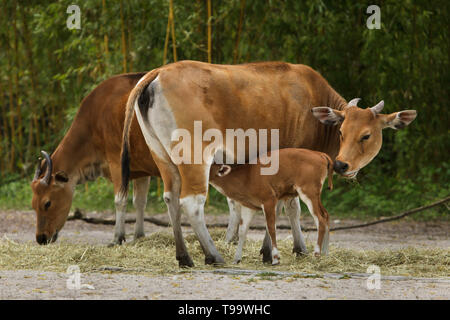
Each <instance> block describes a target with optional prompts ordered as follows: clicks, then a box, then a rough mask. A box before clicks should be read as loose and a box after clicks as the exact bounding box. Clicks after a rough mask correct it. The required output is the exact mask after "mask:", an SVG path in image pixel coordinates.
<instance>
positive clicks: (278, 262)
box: [272, 257, 280, 266]
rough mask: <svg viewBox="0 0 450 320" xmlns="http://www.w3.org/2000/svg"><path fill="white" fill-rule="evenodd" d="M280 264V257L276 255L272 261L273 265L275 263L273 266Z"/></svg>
mask: <svg viewBox="0 0 450 320" xmlns="http://www.w3.org/2000/svg"><path fill="white" fill-rule="evenodd" d="M279 264H280V258H276V257H275V258H274V259H273V261H272V265H273V266H276V265H279Z"/></svg>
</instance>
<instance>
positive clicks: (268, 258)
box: [259, 248, 272, 263]
mask: <svg viewBox="0 0 450 320" xmlns="http://www.w3.org/2000/svg"><path fill="white" fill-rule="evenodd" d="M259 254H262V255H263V258H262V261H263V263H272V252H271V250H270V249H269V248H267V249H265V248H261V250H260V251H259Z"/></svg>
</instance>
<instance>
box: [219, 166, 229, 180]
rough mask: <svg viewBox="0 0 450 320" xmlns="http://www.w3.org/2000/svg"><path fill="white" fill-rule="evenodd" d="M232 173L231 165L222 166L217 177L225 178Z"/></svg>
mask: <svg viewBox="0 0 450 320" xmlns="http://www.w3.org/2000/svg"><path fill="white" fill-rule="evenodd" d="M230 172H231V167H230V166H229V165H226V164H224V165H222V167H220V169H219V171H217V175H218V176H219V177H223V176H226V175H227V174H229V173H230Z"/></svg>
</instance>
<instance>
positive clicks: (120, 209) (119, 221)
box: [109, 163, 128, 246]
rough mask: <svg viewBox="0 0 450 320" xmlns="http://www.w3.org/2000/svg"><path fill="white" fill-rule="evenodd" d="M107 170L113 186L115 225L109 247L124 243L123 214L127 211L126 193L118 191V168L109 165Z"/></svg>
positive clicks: (119, 177) (119, 175)
mask: <svg viewBox="0 0 450 320" xmlns="http://www.w3.org/2000/svg"><path fill="white" fill-rule="evenodd" d="M109 170H110V173H111V180H112V182H113V185H114V195H115V196H114V206H115V209H116V223H115V225H114V238H113V241H112V242H111V243H110V244H109V246H114V245H117V244H122V242H124V241H125V214H126V211H127V200H128V193H126V194H121V193H120V192H119V189H120V179H121V174H120V166H118V165H114V164H112V163H110V166H109Z"/></svg>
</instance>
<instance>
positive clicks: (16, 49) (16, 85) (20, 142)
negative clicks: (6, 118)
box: [12, 0, 24, 160]
mask: <svg viewBox="0 0 450 320" xmlns="http://www.w3.org/2000/svg"><path fill="white" fill-rule="evenodd" d="M12 19H13V30H14V58H15V61H14V64H15V67H16V69H15V72H14V88H15V98H16V114H17V136H18V150H17V151H18V152H17V153H18V157H19V158H20V159H21V160H23V149H24V147H23V132H22V128H23V124H22V106H21V102H20V99H19V69H20V66H19V33H18V31H17V0H16V1H14V6H13V18H12Z"/></svg>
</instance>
